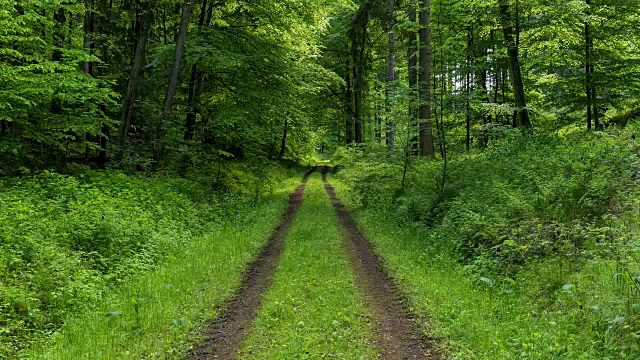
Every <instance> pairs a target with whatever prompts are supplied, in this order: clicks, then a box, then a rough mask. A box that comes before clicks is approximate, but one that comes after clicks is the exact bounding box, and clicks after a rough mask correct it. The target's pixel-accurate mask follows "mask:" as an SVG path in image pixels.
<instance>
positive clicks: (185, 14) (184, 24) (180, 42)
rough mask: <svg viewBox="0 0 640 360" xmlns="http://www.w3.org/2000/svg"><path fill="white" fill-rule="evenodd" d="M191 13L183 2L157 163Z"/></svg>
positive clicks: (190, 7) (188, 4)
mask: <svg viewBox="0 0 640 360" xmlns="http://www.w3.org/2000/svg"><path fill="white" fill-rule="evenodd" d="M192 11H193V2H192V0H185V1H184V3H183V5H182V21H181V22H180V31H179V33H178V39H177V41H176V52H175V59H174V61H173V67H172V68H171V75H169V86H168V87H167V95H166V96H165V106H164V112H163V114H162V122H161V123H160V129H159V131H158V139H157V141H156V146H155V149H154V159H155V160H156V162H159V161H160V160H161V159H162V156H163V153H164V142H165V137H166V131H167V130H166V128H167V126H169V119H170V117H171V111H172V110H173V100H174V99H175V96H176V92H177V89H178V76H179V75H180V65H181V64H182V57H183V56H184V48H185V45H186V43H187V31H189V19H190V18H191V12H192Z"/></svg>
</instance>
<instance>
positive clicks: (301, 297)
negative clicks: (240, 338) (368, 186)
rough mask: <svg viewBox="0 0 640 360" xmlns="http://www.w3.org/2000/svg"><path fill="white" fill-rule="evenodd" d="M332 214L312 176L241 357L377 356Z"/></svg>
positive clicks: (318, 181)
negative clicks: (272, 280) (271, 283)
mask: <svg viewBox="0 0 640 360" xmlns="http://www.w3.org/2000/svg"><path fill="white" fill-rule="evenodd" d="M371 338H372V336H371V329H370V323H369V321H368V315H367V310H366V309H365V305H364V300H363V298H362V296H361V295H360V293H359V292H358V289H357V287H356V283H355V278H354V275H353V273H352V270H351V266H350V264H349V260H348V258H347V256H346V254H345V248H344V245H343V241H342V239H341V233H340V230H339V223H338V218H337V216H336V213H335V211H334V209H333V207H332V205H331V203H330V201H329V198H328V197H327V194H326V193H325V190H324V188H323V187H322V183H321V181H320V175H319V174H315V175H313V176H312V178H311V179H310V181H309V184H308V186H307V190H306V191H305V195H304V200H303V202H302V207H301V208H300V210H299V212H298V215H297V216H296V218H295V220H294V222H293V224H292V226H291V228H290V229H289V234H288V236H287V239H286V240H285V250H284V253H283V255H282V258H281V261H280V266H279V267H278V270H277V272H276V275H275V278H274V282H273V285H272V287H271V289H270V290H269V291H268V292H267V293H266V294H265V299H264V306H263V308H262V309H261V310H260V312H259V315H258V319H257V321H256V327H255V329H254V330H253V332H252V333H251V334H250V336H249V338H248V339H247V341H246V343H245V345H244V347H243V350H242V356H241V358H243V359H323V358H335V359H362V358H375V357H376V352H375V350H374V349H373V347H372V340H371Z"/></svg>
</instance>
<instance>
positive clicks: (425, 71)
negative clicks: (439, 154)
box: [419, 0, 435, 157]
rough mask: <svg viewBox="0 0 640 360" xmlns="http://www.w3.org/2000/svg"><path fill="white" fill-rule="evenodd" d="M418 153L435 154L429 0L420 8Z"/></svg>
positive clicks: (430, 155) (422, 154) (424, 154)
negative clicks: (432, 117)
mask: <svg viewBox="0 0 640 360" xmlns="http://www.w3.org/2000/svg"><path fill="white" fill-rule="evenodd" d="M420 69H421V72H420V110H419V116H420V155H421V156H429V157H432V156H434V155H435V149H434V143H433V121H432V119H431V104H432V100H431V86H430V81H431V0H425V1H424V2H423V7H422V9H420Z"/></svg>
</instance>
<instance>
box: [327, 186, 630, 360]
mask: <svg viewBox="0 0 640 360" xmlns="http://www.w3.org/2000/svg"><path fill="white" fill-rule="evenodd" d="M331 182H332V183H333V184H335V186H336V189H337V192H338V195H339V196H340V195H341V194H342V195H345V196H342V198H347V199H348V198H349V197H348V196H346V195H347V192H348V191H350V189H349V188H348V186H347V185H345V184H344V183H341V182H340V181H337V180H336V179H331ZM355 215H356V219H357V220H358V222H359V224H360V225H361V227H362V229H363V231H364V232H365V233H366V234H367V236H368V237H369V239H370V240H371V241H372V242H373V243H374V244H375V247H376V251H377V253H378V254H379V255H380V256H382V257H383V258H384V260H385V261H386V263H387V266H388V268H389V269H390V271H391V272H392V274H393V275H394V276H395V277H396V278H397V279H398V280H399V283H400V285H401V287H402V289H403V291H405V292H406V293H407V294H408V295H409V297H410V300H411V302H412V306H414V307H415V309H416V311H417V313H419V314H422V315H423V316H425V317H426V316H429V317H430V318H431V320H432V324H433V328H432V329H431V330H432V331H433V332H434V333H435V335H437V336H439V337H441V338H443V339H445V342H444V343H443V351H444V352H446V353H448V355H449V356H450V357H451V358H460V359H474V358H476V359H635V358H638V356H640V342H639V341H638V338H637V337H636V338H635V339H634V338H633V335H629V334H634V333H635V334H636V336H637V335H638V334H639V333H638V331H639V330H640V329H638V321H637V317H631V318H629V316H627V317H626V318H625V317H623V316H619V315H617V314H624V313H627V314H634V313H635V314H637V313H638V310H637V309H636V310H635V311H634V310H633V309H629V307H633V306H634V305H633V303H635V302H636V301H634V298H633V297H632V296H631V295H629V294H625V293H628V292H629V288H627V287H625V286H619V285H618V284H617V283H616V281H612V279H613V276H614V274H616V272H617V271H616V264H615V263H612V262H611V261H608V260H605V259H598V258H597V257H585V258H584V259H583V260H581V262H582V263H581V264H580V266H572V265H571V264H567V262H566V261H562V259H560V260H558V261H555V260H553V259H547V260H545V261H544V262H536V263H530V264H529V265H528V266H526V267H525V268H524V269H523V270H522V271H521V273H520V274H519V276H518V277H517V279H515V280H514V279H510V278H502V279H501V280H495V279H493V280H492V279H489V278H484V277H479V276H478V275H473V273H470V272H469V271H467V270H465V269H464V267H463V266H462V265H460V264H459V263H458V262H457V261H455V260H454V259H455V258H454V257H453V256H452V255H451V252H450V249H446V246H443V243H442V241H441V239H439V237H440V234H438V233H437V230H429V229H427V228H426V227H424V226H422V225H415V226H412V225H410V224H407V223H406V222H402V223H401V222H400V221H398V220H397V218H396V217H395V216H394V215H391V214H389V213H384V212H381V211H376V210H375V209H369V210H363V211H358V212H356V214H355ZM574 265H577V264H574ZM633 327H635V330H634V329H633Z"/></svg>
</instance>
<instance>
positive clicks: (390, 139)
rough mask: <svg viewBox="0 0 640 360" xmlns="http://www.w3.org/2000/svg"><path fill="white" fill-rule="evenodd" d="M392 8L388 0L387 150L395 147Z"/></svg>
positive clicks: (394, 69) (392, 0) (390, 0)
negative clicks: (392, 101) (392, 102)
mask: <svg viewBox="0 0 640 360" xmlns="http://www.w3.org/2000/svg"><path fill="white" fill-rule="evenodd" d="M393 10H394V0H389V12H388V16H389V20H388V21H389V33H388V37H389V48H388V49H387V51H388V54H387V91H386V103H387V122H386V133H387V134H386V139H387V148H388V150H389V151H393V150H394V148H395V136H396V124H395V121H393V119H392V116H393V115H392V114H393V106H392V104H391V100H392V98H393V96H394V93H395V91H394V85H395V81H396V55H395V42H394V39H393V30H392V29H393V26H392V24H393Z"/></svg>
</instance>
